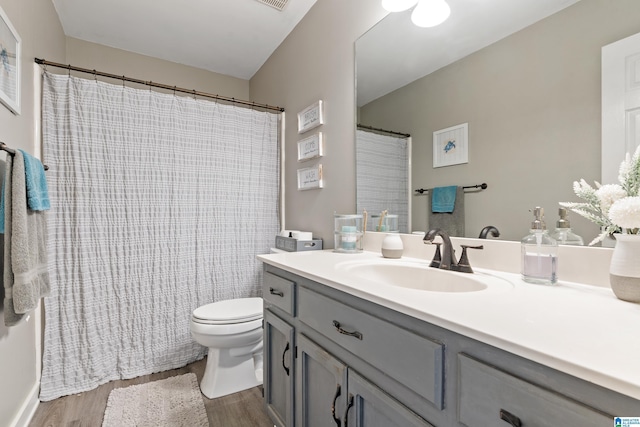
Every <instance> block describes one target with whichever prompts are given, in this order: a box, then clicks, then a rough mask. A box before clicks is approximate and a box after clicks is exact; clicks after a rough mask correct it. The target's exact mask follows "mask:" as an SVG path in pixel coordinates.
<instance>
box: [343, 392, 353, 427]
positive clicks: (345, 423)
mask: <svg viewBox="0 0 640 427" xmlns="http://www.w3.org/2000/svg"><path fill="white" fill-rule="evenodd" d="M352 406H353V394H350V395H349V403H348V404H347V409H346V410H345V411H344V427H348V426H349V409H351V407H352Z"/></svg>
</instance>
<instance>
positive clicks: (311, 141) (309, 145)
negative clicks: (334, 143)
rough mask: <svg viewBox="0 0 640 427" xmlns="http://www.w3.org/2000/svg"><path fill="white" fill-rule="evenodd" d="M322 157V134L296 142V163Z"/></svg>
mask: <svg viewBox="0 0 640 427" xmlns="http://www.w3.org/2000/svg"><path fill="white" fill-rule="evenodd" d="M323 155H324V141H323V140H322V132H318V133H316V134H315V135H311V136H309V137H307V138H305V139H301V140H300V141H298V161H299V162H303V161H305V160H309V159H315V158H316V157H322V156H323Z"/></svg>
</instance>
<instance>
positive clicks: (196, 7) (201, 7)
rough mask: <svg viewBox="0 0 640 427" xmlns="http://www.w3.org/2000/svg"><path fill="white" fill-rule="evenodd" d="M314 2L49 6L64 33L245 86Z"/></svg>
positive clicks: (168, 0)
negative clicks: (280, 7) (236, 80)
mask: <svg viewBox="0 0 640 427" xmlns="http://www.w3.org/2000/svg"><path fill="white" fill-rule="evenodd" d="M315 2H316V0H289V1H288V3H287V4H286V6H285V7H284V9H283V10H282V11H279V10H277V9H275V8H273V7H271V6H268V5H266V4H263V3H260V2H258V1H257V0H108V1H105V0H53V4H54V6H55V8H56V11H57V12H58V16H59V17H60V21H61V23H62V27H63V28H64V32H65V34H66V35H67V36H69V37H75V38H78V39H81V40H86V41H90V42H94V43H99V44H102V45H106V46H111V47H115V48H119V49H123V50H127V51H130V52H135V53H140V54H143V55H148V56H152V57H156V58H160V59H165V60H168V61H173V62H177V63H180V64H185V65H191V66H193V67H197V68H202V69H205V70H209V71H213V72H216V73H220V74H225V75H229V76H233V77H238V78H241V79H245V80H248V79H250V78H251V77H253V75H254V74H255V73H256V71H258V69H259V68H260V67H261V66H262V64H264V62H265V61H266V60H267V59H268V58H269V56H270V55H271V54H272V53H273V51H274V50H275V49H276V48H277V47H278V46H279V45H280V43H282V41H283V40H284V39H285V38H286V36H287V35H288V34H289V33H290V32H291V31H292V30H293V28H294V27H295V26H296V24H297V23H298V22H300V20H301V19H302V17H303V16H304V15H305V14H306V13H307V12H308V11H309V9H311V7H312V6H313V5H314V3H315Z"/></svg>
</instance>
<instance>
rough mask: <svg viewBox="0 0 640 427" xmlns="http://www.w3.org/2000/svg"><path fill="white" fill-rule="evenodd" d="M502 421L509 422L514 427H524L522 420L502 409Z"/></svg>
mask: <svg viewBox="0 0 640 427" xmlns="http://www.w3.org/2000/svg"><path fill="white" fill-rule="evenodd" d="M500 419H501V420H503V421H506V422H508V423H509V424H511V425H512V426H513V427H522V422H521V421H520V418H518V417H516V416H515V415H513V414H512V413H510V412H507V411H505V410H504V409H500Z"/></svg>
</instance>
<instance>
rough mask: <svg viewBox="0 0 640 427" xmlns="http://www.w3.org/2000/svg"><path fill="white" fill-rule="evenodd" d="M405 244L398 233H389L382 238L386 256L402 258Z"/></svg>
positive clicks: (383, 252)
mask: <svg viewBox="0 0 640 427" xmlns="http://www.w3.org/2000/svg"><path fill="white" fill-rule="evenodd" d="M403 250H404V246H403V245H402V239H401V238H400V235H399V234H397V233H392V234H387V235H386V236H385V238H384V239H383V240H382V251H381V252H382V256H383V257H385V258H400V257H401V256H402V251H403Z"/></svg>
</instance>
